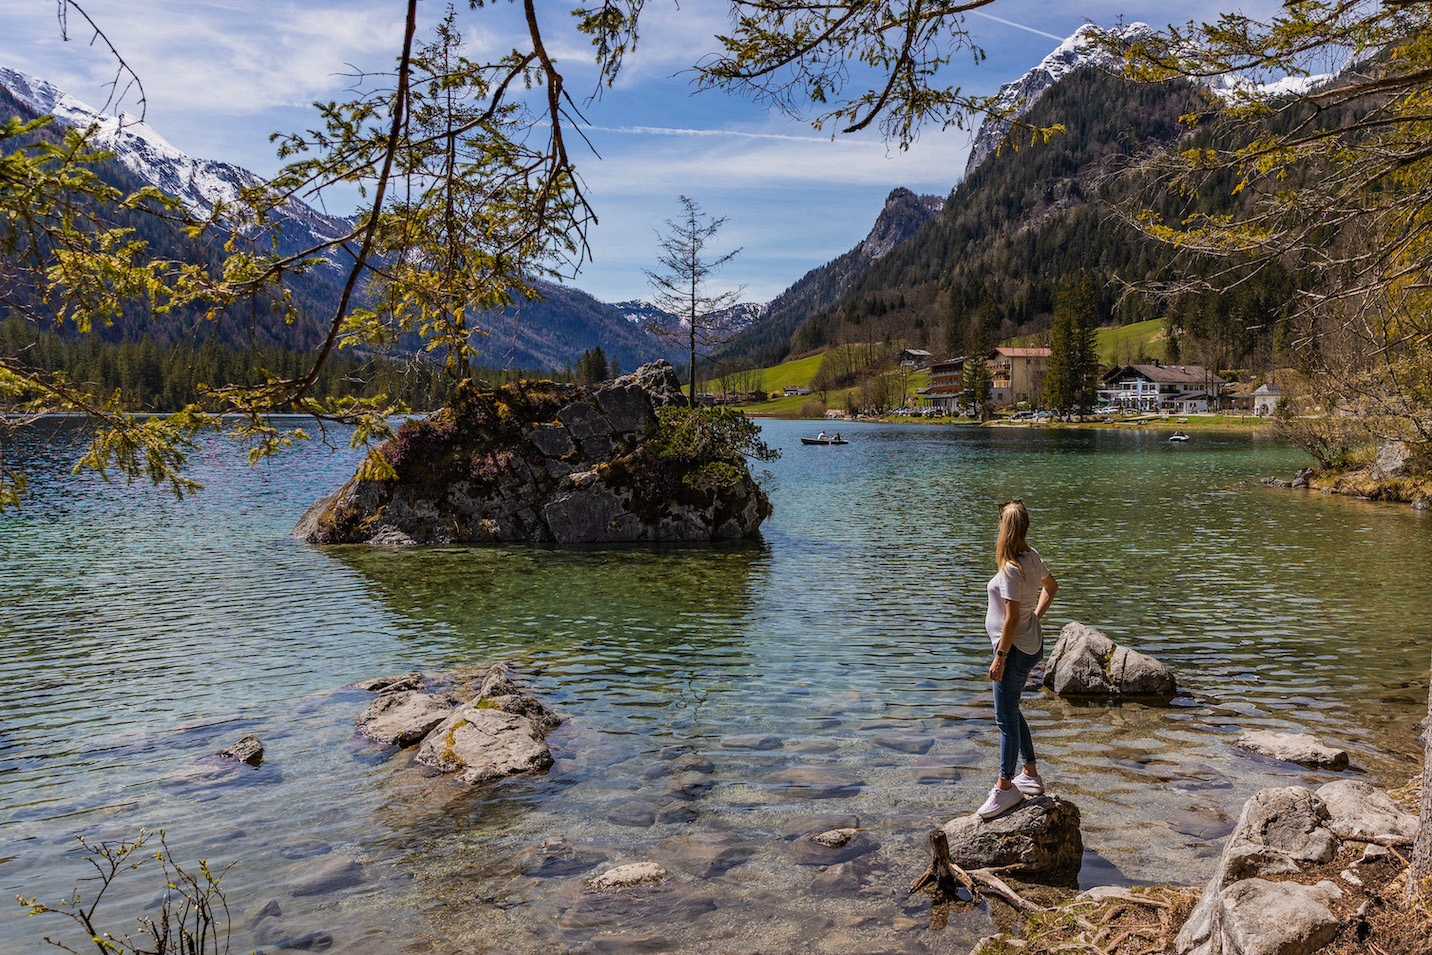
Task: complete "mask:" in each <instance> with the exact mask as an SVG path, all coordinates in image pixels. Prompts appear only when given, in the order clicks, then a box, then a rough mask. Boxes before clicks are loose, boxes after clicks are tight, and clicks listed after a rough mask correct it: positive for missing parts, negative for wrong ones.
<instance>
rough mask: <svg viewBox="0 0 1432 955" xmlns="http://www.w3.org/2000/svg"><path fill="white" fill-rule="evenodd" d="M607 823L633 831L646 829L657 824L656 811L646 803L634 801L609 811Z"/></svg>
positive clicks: (618, 805) (620, 804)
mask: <svg viewBox="0 0 1432 955" xmlns="http://www.w3.org/2000/svg"><path fill="white" fill-rule="evenodd" d="M607 822H610V823H612V824H614V825H618V826H630V827H632V828H633V829H646V828H649V827H650V826H651V825H652V824H653V823H655V822H656V811H655V810H654V809H652V808H651V807H650V806H648V805H647V804H646V803H644V802H639V801H636V800H632V801H630V802H624V803H619V804H617V805H615V806H613V807H612V808H611V809H608V810H607Z"/></svg>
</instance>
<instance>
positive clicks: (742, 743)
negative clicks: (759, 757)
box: [719, 733, 785, 750]
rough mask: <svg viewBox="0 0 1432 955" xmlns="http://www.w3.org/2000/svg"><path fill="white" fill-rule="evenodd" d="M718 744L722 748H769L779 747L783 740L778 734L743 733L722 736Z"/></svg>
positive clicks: (782, 744)
mask: <svg viewBox="0 0 1432 955" xmlns="http://www.w3.org/2000/svg"><path fill="white" fill-rule="evenodd" d="M719 745H720V747H721V748H722V749H757V750H771V749H780V748H781V747H782V746H784V745H785V742H784V741H783V740H782V739H781V738H780V737H779V736H772V735H770V734H769V733H744V734H740V735H736V736H723V737H721V742H720V744H719Z"/></svg>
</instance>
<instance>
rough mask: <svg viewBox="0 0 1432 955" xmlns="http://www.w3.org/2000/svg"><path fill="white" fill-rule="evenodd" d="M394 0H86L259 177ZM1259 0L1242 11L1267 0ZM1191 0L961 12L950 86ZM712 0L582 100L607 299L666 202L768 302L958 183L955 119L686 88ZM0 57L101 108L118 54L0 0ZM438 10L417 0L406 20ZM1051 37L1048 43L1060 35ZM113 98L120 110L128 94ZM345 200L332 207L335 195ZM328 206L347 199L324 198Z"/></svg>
mask: <svg viewBox="0 0 1432 955" xmlns="http://www.w3.org/2000/svg"><path fill="white" fill-rule="evenodd" d="M575 5H577V4H576V3H575V2H573V0H539V4H538V9H539V11H540V12H541V15H542V16H543V17H544V19H545V20H546V21H547V26H546V27H545V29H546V30H547V31H548V32H547V35H548V42H549V45H550V46H551V47H552V48H553V49H554V51H555V54H556V56H557V58H558V61H559V64H562V65H563V66H564V70H565V73H566V76H567V80H568V85H569V88H570V89H572V90H574V91H583V90H585V89H590V88H591V84H592V78H593V73H592V71H591V70H590V68H588V67H586V66H584V65H583V64H584V63H585V62H586V57H587V52H586V46H585V41H584V39H583V38H581V37H579V36H577V35H576V34H575V32H573V31H572V30H571V29H570V28H569V27H568V22H569V20H570V18H569V17H568V16H567V14H566V11H567V10H568V9H570V8H571V7H572V6H575ZM404 6H405V5H404V4H403V3H402V2H401V0H89V2H87V3H86V4H85V8H86V9H87V10H88V11H89V13H90V14H91V16H92V17H93V18H94V19H95V20H96V21H97V22H98V23H99V24H100V25H101V26H102V27H103V28H104V29H105V31H106V33H107V34H108V35H109V37H110V38H111V40H112V41H113V42H114V43H115V45H116V46H117V47H118V49H119V50H120V52H121V54H122V55H123V56H124V57H125V58H126V60H127V61H128V62H129V63H130V65H131V66H132V67H133V68H134V69H135V71H136V72H137V73H138V74H139V75H140V77H141V78H142V79H143V82H144V87H145V91H146V93H147V103H146V107H145V108H146V113H145V115H146V118H147V120H148V121H149V123H150V124H151V125H152V126H154V127H155V129H157V130H158V131H159V133H160V134H161V135H163V136H164V137H166V138H167V139H168V140H169V141H170V142H172V143H173V144H174V145H175V146H177V147H179V148H180V149H182V150H184V151H185V152H187V153H189V154H191V155H194V156H197V157H203V158H211V159H221V160H225V161H228V162H233V163H237V164H239V165H241V166H245V167H247V168H249V169H251V170H253V171H254V172H256V173H258V174H260V175H268V174H272V173H273V172H274V171H275V170H276V169H277V167H278V165H279V163H278V160H277V158H276V157H275V155H274V150H273V146H272V145H271V144H270V143H269V135H270V134H271V133H274V132H278V131H290V130H298V129H303V128H306V127H307V125H309V124H311V122H312V120H313V116H314V113H313V110H312V107H311V105H310V104H311V103H313V102H315V101H327V100H330V99H341V98H343V96H344V87H345V86H346V85H347V79H346V74H350V73H352V72H353V70H354V69H355V68H358V69H367V70H381V69H385V68H388V67H390V66H391V64H392V62H393V58H394V56H395V54H396V51H397V49H398V45H399V41H400V31H401V26H402V14H403V10H404ZM1275 6H1276V4H1275V3H1269V2H1259V3H1257V4H1255V5H1253V8H1252V9H1251V10H1250V12H1253V11H1254V10H1258V9H1262V10H1267V9H1271V8H1273V7H1275ZM1234 8H1235V7H1230V6H1223V5H1219V4H1213V3H1207V2H1193V0H1165V2H1158V3H1154V2H1147V0H1139V2H1133V0H1129V2H1123V3H1113V2H1090V3H1083V4H1063V3H1059V4H1052V3H1048V2H1036V0H1001V2H998V3H995V4H993V5H992V6H990V7H988V8H986V10H985V13H986V14H987V15H980V14H972V15H970V17H969V21H968V23H969V26H970V28H971V30H972V31H973V32H974V33H975V34H976V35H977V37H978V41H979V43H980V44H981V46H982V47H983V48H984V50H985V52H986V54H987V57H988V58H987V59H986V60H985V61H984V62H983V63H981V64H979V65H978V66H973V65H971V64H970V63H969V62H968V61H966V62H961V63H955V64H952V65H951V67H950V71H951V77H952V81H953V82H956V83H958V84H960V85H961V86H963V87H964V88H965V89H966V90H967V91H970V92H974V93H990V92H993V91H994V90H995V89H997V88H998V87H999V86H1000V85H1001V84H1002V83H1005V82H1008V81H1010V80H1013V79H1015V78H1017V77H1018V76H1019V75H1021V74H1022V73H1023V72H1024V71H1025V70H1027V69H1029V68H1030V67H1031V66H1033V65H1035V64H1036V63H1038V62H1039V60H1041V59H1042V58H1043V57H1044V55H1045V54H1047V53H1048V52H1049V51H1050V50H1052V49H1053V48H1054V47H1055V46H1057V45H1058V42H1059V40H1060V39H1062V38H1064V37H1065V36H1068V35H1069V34H1071V33H1073V32H1074V30H1076V29H1077V28H1078V27H1079V26H1080V25H1081V24H1083V23H1085V22H1088V21H1093V22H1096V23H1099V24H1102V25H1108V24H1112V23H1114V22H1115V21H1116V20H1117V19H1118V18H1120V17H1123V18H1124V19H1125V20H1130V21H1132V20H1144V21H1145V22H1149V23H1152V24H1154V25H1163V24H1165V23H1168V22H1183V21H1185V20H1188V19H1190V18H1207V17H1210V16H1212V15H1214V13H1215V12H1217V11H1219V10H1226V9H1234ZM726 10H727V4H726V3H724V2H721V0H682V2H681V4H680V7H679V9H678V8H677V6H676V4H675V3H674V2H673V0H647V4H646V11H645V13H644V15H643V28H642V35H641V42H640V45H639V47H638V50H637V53H636V55H635V56H634V57H632V58H630V60H629V62H628V66H627V69H626V70H625V72H624V73H623V75H622V77H621V79H620V80H619V81H618V83H617V85H616V87H615V88H613V89H609V90H606V91H605V92H604V93H603V95H602V96H601V98H600V99H598V100H596V101H595V102H593V103H592V104H590V106H589V107H588V108H587V110H586V115H587V119H588V120H589V121H590V123H591V124H592V127H593V128H592V129H591V130H590V131H589V133H588V135H589V137H590V139H591V141H592V143H593V145H594V146H595V147H596V149H597V151H598V152H599V154H600V157H601V158H600V159H598V158H597V157H596V156H591V155H585V156H579V166H580V169H581V172H582V175H583V178H584V179H585V181H586V183H587V185H588V187H589V191H590V195H591V198H592V200H593V203H594V205H595V207H596V211H597V215H598V217H599V220H600V224H599V225H598V226H597V228H596V229H595V230H594V231H593V233H592V235H591V241H592V245H593V248H594V252H595V260H594V261H593V262H591V263H588V264H587V265H585V266H584V267H583V269H582V272H581V274H580V275H579V276H578V277H577V278H576V280H575V281H574V282H573V283H572V284H575V285H576V286H578V287H579V288H583V289H585V290H587V291H589V292H591V293H592V294H594V295H596V296H597V297H598V298H601V299H603V300H606V301H616V300H620V299H627V298H645V297H647V296H648V295H649V294H650V289H649V287H648V286H647V284H646V280H645V277H644V275H643V272H642V269H643V268H648V267H652V265H653V262H654V260H655V258H656V254H657V235H656V234H657V232H658V231H659V230H662V229H663V228H664V220H665V219H667V218H669V217H671V216H673V215H675V214H676V211H677V196H678V195H680V194H686V195H689V196H691V197H692V198H694V199H696V200H697V201H698V202H699V203H701V205H702V206H703V207H704V208H705V209H706V211H708V212H710V213H712V214H715V215H722V216H726V217H727V219H728V220H729V221H728V223H727V225H726V227H725V228H724V230H723V231H722V233H721V235H720V236H719V238H718V242H717V245H718V246H719V250H718V251H724V250H726V249H729V248H734V247H736V246H741V247H742V249H743V251H742V253H741V254H740V255H739V256H738V257H737V258H736V259H734V260H733V261H732V262H731V263H730V264H729V265H728V266H727V267H726V269H725V270H724V271H723V273H722V274H721V276H720V282H721V284H724V285H726V286H729V287H735V286H745V288H746V293H745V295H744V298H746V299H748V300H752V301H765V300H768V299H770V298H771V297H773V296H774V295H776V294H777V293H779V292H780V291H781V290H783V289H784V288H786V287H787V286H788V285H790V284H791V283H792V282H793V281H795V280H796V279H797V278H799V277H800V276H801V275H802V274H804V273H805V272H806V271H807V270H808V269H810V268H812V267H814V266H817V265H820V264H822V263H824V262H826V261H828V260H830V259H832V258H834V257H835V256H837V255H839V254H841V253H842V252H844V251H846V250H847V249H849V248H851V247H852V246H853V245H855V244H856V243H857V242H859V241H860V240H861V239H862V238H863V237H864V236H865V233H866V232H867V231H868V230H869V228H870V226H871V224H872V223H873V221H874V219H875V217H876V215H877V214H878V213H879V211H880V208H881V206H882V204H883V202H884V199H885V196H886V195H887V194H888V193H889V191H890V190H891V189H892V188H894V187H896V186H905V187H907V188H910V189H913V190H914V191H916V192H920V193H936V194H939V195H945V194H947V193H948V192H949V191H950V189H951V188H952V187H953V186H954V185H955V184H956V183H957V182H958V181H959V179H960V177H961V175H962V174H963V171H964V166H965V158H966V156H967V154H968V151H969V142H970V138H971V135H972V134H971V133H970V132H968V131H962V130H957V129H951V130H946V131H941V130H937V129H930V130H926V131H925V132H924V133H922V135H921V136H920V138H919V140H918V141H917V142H916V143H915V144H914V145H913V146H912V147H911V148H910V149H909V150H907V151H904V152H902V151H900V150H899V149H897V148H895V147H893V146H890V147H887V146H886V145H885V144H884V143H882V142H881V141H880V140H879V137H878V134H866V135H860V136H855V137H842V138H839V139H837V140H836V141H834V142H832V141H831V138H830V136H829V135H828V134H822V133H817V132H814V131H813V130H811V129H810V128H809V127H808V126H806V125H803V124H802V123H801V122H799V121H796V120H792V119H788V118H786V117H783V116H780V115H778V114H776V113H773V112H771V111H768V110H766V109H765V108H763V107H761V106H758V105H755V104H752V103H750V102H747V101H745V100H741V99H736V98H733V97H730V96H726V95H723V94H720V93H713V92H706V93H699V94H698V93H693V91H692V87H691V83H690V75H689V73H687V72H685V71H687V69H688V68H689V67H690V66H691V64H692V63H693V62H694V61H695V60H696V59H697V58H698V57H699V56H700V55H701V54H703V53H706V52H709V51H711V50H713V49H714V48H715V42H714V40H713V36H714V35H715V34H716V33H717V32H718V31H719V30H721V29H722V28H723V27H724V26H725V24H726ZM0 11H3V12H0V18H3V19H0V24H3V27H4V29H3V30H0V64H3V65H5V66H10V67H12V68H15V69H19V70H23V71H25V72H27V73H32V74H34V75H36V76H40V77H42V78H44V79H47V80H50V81H51V82H53V83H55V84H56V85H58V86H60V87H61V88H63V89H65V90H66V91H68V92H69V93H71V94H72V95H74V96H76V97H78V98H79V99H81V100H84V101H86V102H88V103H90V104H91V105H92V106H96V107H98V106H101V105H102V104H103V103H104V102H105V101H106V98H107V96H108V94H109V90H108V89H107V88H106V84H107V83H109V81H110V80H112V78H113V76H114V61H113V59H112V58H111V56H110V55H109V54H108V52H107V51H106V50H104V49H103V48H102V47H100V46H97V45H91V44H90V43H89V39H90V34H89V32H88V31H87V30H86V29H85V28H84V27H83V26H82V25H81V24H80V23H79V20H78V18H76V17H73V16H72V17H71V20H70V36H71V39H70V40H69V42H62V41H61V38H60V29H59V26H58V23H57V21H56V16H55V3H54V2H53V0H3V2H0ZM444 12H445V4H442V3H438V2H433V0H424V2H423V3H422V4H421V5H420V16H421V18H422V22H421V24H420V33H421V32H422V30H423V29H424V28H431V26H432V25H433V24H435V23H436V22H437V21H438V20H439V19H441V17H442V16H443V14H444ZM512 12H513V11H512V9H511V8H509V7H508V5H506V4H501V3H498V4H496V5H494V6H493V7H489V8H488V9H483V10H474V11H469V10H467V9H466V3H463V4H461V6H460V18H459V28H460V29H461V30H462V32H463V34H464V36H465V38H466V39H467V41H468V42H469V43H471V44H473V45H474V46H475V47H476V48H478V49H482V48H484V47H502V46H504V45H505V44H504V43H503V37H504V31H505V30H507V29H509V28H510V27H511V25H512V23H511V18H512ZM1056 38H1057V39H1056ZM124 106H125V107H126V108H129V109H130V110H131V111H133V110H134V109H135V104H134V102H133V100H132V98H131V99H130V100H126V102H125V103H124ZM345 202H347V203H348V204H349V205H348V207H346V208H345V207H344V203H345ZM333 203H334V204H332V205H330V206H329V211H332V212H336V213H348V212H351V211H352V208H351V200H350V199H347V197H335V198H334V200H333Z"/></svg>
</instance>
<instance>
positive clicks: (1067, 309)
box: [1044, 278, 1099, 411]
mask: <svg viewBox="0 0 1432 955" xmlns="http://www.w3.org/2000/svg"><path fill="white" fill-rule="evenodd" d="M1098 326H1099V316H1098V311H1097V307H1096V305H1095V302H1094V285H1093V282H1091V281H1090V280H1089V279H1088V278H1083V279H1079V280H1077V281H1070V282H1068V283H1066V284H1065V286H1064V287H1063V288H1061V289H1060V290H1059V295H1058V298H1057V300H1056V304H1055V306H1054V324H1053V326H1052V327H1051V328H1050V330H1049V350H1050V355H1049V371H1048V374H1047V375H1046V376H1045V379H1044V399H1045V404H1046V405H1047V406H1048V407H1050V408H1053V409H1055V410H1057V411H1074V410H1079V411H1083V410H1085V409H1086V408H1089V407H1090V406H1092V405H1093V403H1094V381H1093V379H1094V374H1095V372H1096V371H1097V370H1098V367H1099V359H1098V354H1097V352H1098V345H1097V341H1098V339H1097V331H1098Z"/></svg>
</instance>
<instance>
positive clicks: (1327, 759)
mask: <svg viewBox="0 0 1432 955" xmlns="http://www.w3.org/2000/svg"><path fill="white" fill-rule="evenodd" d="M1233 745H1234V746H1237V747H1238V748H1239V749H1246V750H1247V751H1248V752H1250V753H1257V754H1258V755H1259V756H1270V757H1272V758H1273V759H1281V760H1283V761H1284V762H1286V763H1298V764H1299V765H1302V766H1313V767H1316V768H1318V769H1345V768H1347V763H1348V755H1347V750H1345V749H1335V748H1334V747H1331V746H1327V745H1325V744H1324V743H1323V742H1322V741H1321V740H1319V739H1318V738H1317V737H1316V736H1310V735H1308V734H1307V733H1278V732H1274V731H1273V730H1249V731H1248V732H1246V733H1242V734H1240V735H1239V737H1238V738H1237V739H1236V740H1234V741H1233Z"/></svg>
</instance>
